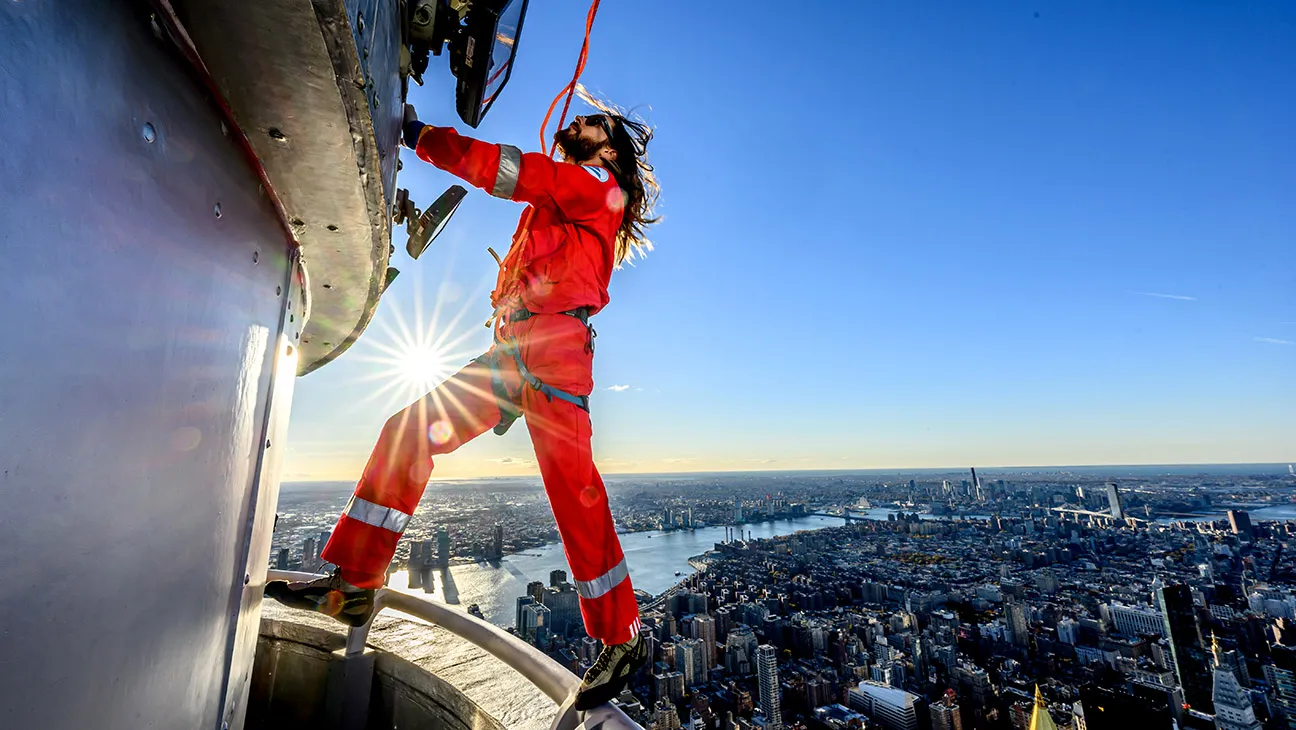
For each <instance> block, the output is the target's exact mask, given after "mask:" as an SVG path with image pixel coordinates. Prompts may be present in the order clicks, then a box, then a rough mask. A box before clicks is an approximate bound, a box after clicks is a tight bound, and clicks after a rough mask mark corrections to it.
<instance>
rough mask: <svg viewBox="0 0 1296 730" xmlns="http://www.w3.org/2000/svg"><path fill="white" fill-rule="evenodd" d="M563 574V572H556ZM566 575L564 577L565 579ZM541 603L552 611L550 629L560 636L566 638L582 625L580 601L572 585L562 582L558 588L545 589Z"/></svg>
mask: <svg viewBox="0 0 1296 730" xmlns="http://www.w3.org/2000/svg"><path fill="white" fill-rule="evenodd" d="M554 572H555V573H562V572H563V571H561V570H556V571H554ZM565 575H566V574H565V573H564V577H565ZM540 602H541V603H543V604H544V605H545V608H548V609H549V611H550V616H549V618H550V622H551V623H550V625H549V629H550V631H552V632H553V633H555V634H557V635H559V636H566V635H568V634H570V633H571V632H572V631H573V630H575V629H576V628H577V627H579V626H580V625H581V623H580V622H581V615H580V600H579V599H578V598H577V594H576V589H575V588H574V587H573V586H572V584H570V583H567V582H565V581H563V582H560V583H559V585H558V587H556V588H555V587H549V588H545V589H544V593H542V594H541V601H540Z"/></svg>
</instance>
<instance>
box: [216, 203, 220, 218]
mask: <svg viewBox="0 0 1296 730" xmlns="http://www.w3.org/2000/svg"><path fill="white" fill-rule="evenodd" d="M216 217H217V218H219V217H221V209H220V203H217V204H216Z"/></svg>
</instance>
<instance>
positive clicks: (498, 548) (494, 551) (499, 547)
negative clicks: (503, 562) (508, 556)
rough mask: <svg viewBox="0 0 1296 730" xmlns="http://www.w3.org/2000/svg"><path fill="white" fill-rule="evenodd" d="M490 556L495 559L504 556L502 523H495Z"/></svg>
mask: <svg viewBox="0 0 1296 730" xmlns="http://www.w3.org/2000/svg"><path fill="white" fill-rule="evenodd" d="M491 556H492V557H494V558H495V559H496V560H498V559H500V558H502V557H504V525H501V524H500V523H498V522H496V523H495V543H494V545H492V546H491Z"/></svg>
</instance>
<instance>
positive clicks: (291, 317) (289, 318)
mask: <svg viewBox="0 0 1296 730" xmlns="http://www.w3.org/2000/svg"><path fill="white" fill-rule="evenodd" d="M288 321H289V322H291V321H293V316H292V315H291V314H290V315H288Z"/></svg>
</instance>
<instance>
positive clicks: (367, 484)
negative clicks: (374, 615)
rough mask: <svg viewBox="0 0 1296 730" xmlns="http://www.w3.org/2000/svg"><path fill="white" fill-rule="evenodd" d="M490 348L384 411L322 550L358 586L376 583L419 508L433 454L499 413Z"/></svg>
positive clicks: (378, 584)
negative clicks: (411, 399) (398, 407)
mask: <svg viewBox="0 0 1296 730" xmlns="http://www.w3.org/2000/svg"><path fill="white" fill-rule="evenodd" d="M487 357H488V355H483V356H482V357H480V358H478V359H477V360H474V361H473V362H471V363H469V364H468V366H467V367H465V368H464V369H463V370H460V371H459V372H458V373H457V374H455V375H454V376H452V377H451V378H450V379H449V380H447V381H445V382H444V383H442V384H441V385H439V386H437V388H436V390H433V391H432V392H431V393H428V394H427V395H425V396H423V397H422V398H420V399H419V400H418V401H416V402H415V403H413V404H411V405H410V406H409V407H408V408H406V409H405V410H403V411H401V412H400V413H397V414H396V415H394V416H392V417H391V418H389V419H387V423H386V425H384V426H383V429H382V433H381V434H380V435H379V436H378V443H377V445H375V446H374V450H373V453H372V454H370V456H369V463H368V464H367V465H366V466H365V470H364V474H363V475H362V476H361V477H360V482H359V483H358V484H357V485H356V490H355V494H354V495H352V497H351V501H350V502H348V503H347V506H346V509H345V510H343V512H342V516H341V517H339V518H338V524H337V527H336V528H334V530H333V534H332V536H331V537H330V538H329V541H328V545H327V546H325V548H324V551H323V553H321V555H320V557H322V558H323V559H324V560H325V561H327V562H330V563H333V564H334V565H336V566H338V567H339V568H341V570H342V578H343V579H345V580H346V581H347V582H348V583H351V584H352V585H355V586H359V587H361V588H381V587H382V585H383V583H384V581H385V580H386V576H387V566H388V565H389V564H390V563H391V559H392V556H393V555H395V554H396V543H397V542H398V541H399V540H400V536H401V534H402V533H403V532H404V531H405V526H406V524H407V523H408V522H409V520H410V517H411V516H412V515H413V514H414V510H415V509H416V508H418V503H419V500H420V499H421V498H422V497H423V490H424V488H426V487H427V482H428V478H429V477H430V476H431V475H432V457H433V455H436V454H448V453H450V452H451V451H454V450H455V449H457V448H459V446H460V445H461V444H464V443H466V442H468V441H471V440H472V439H474V438H476V437H477V436H480V435H481V434H482V433H483V432H484V431H486V429H488V428H491V427H492V426H494V425H495V424H496V423H497V422H498V421H499V415H500V414H499V404H498V402H497V401H496V400H495V395H494V393H493V392H492V391H491V380H490V378H491V375H490V367H489V365H488V363H487V360H486V358H487Z"/></svg>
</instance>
